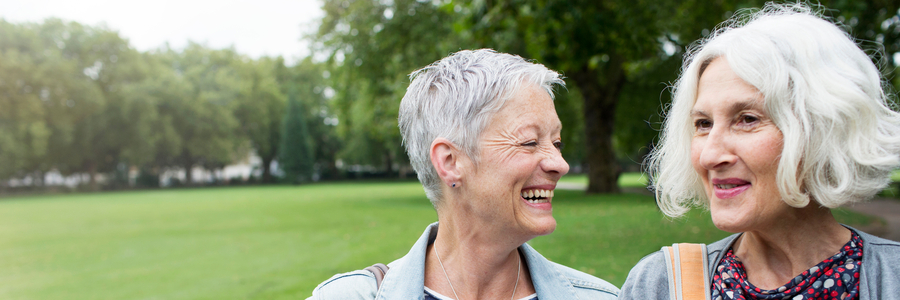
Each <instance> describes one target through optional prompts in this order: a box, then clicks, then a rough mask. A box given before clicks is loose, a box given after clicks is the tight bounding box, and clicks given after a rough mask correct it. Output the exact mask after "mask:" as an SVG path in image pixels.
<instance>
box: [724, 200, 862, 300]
mask: <svg viewBox="0 0 900 300" xmlns="http://www.w3.org/2000/svg"><path fill="white" fill-rule="evenodd" d="M849 240H850V230H849V229H847V228H845V227H843V226H841V225H840V224H839V223H838V222H837V221H836V220H835V219H834V216H832V215H831V210H830V209H828V208H824V207H820V206H818V204H817V203H815V202H811V203H810V205H808V206H807V207H804V208H797V209H795V210H793V211H792V215H790V216H785V217H784V218H781V219H780V220H778V222H776V223H773V224H771V226H767V227H766V228H761V229H759V230H755V231H748V232H745V233H744V234H743V235H741V237H740V238H739V239H738V240H737V241H735V243H734V246H732V249H733V250H734V254H735V255H736V256H737V257H738V258H740V260H741V262H742V263H743V264H744V268H745V270H746V272H747V279H748V280H749V281H750V283H752V284H753V285H755V286H757V287H759V288H763V289H775V288H778V287H780V286H783V285H784V284H785V283H788V282H790V280H791V279H793V278H794V277H796V276H797V275H799V274H800V273H802V272H803V271H805V270H808V269H809V268H811V267H813V266H815V265H817V264H818V263H820V262H822V261H823V260H825V259H827V258H829V257H831V256H833V255H834V254H836V253H838V252H840V250H841V247H843V245H844V244H846V243H847V242H848V241H849Z"/></svg>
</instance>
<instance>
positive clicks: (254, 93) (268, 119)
mask: <svg viewBox="0 0 900 300" xmlns="http://www.w3.org/2000/svg"><path fill="white" fill-rule="evenodd" d="M239 65H240V71H241V72H240V74H241V80H242V85H241V90H240V92H239V96H238V99H237V107H236V108H235V110H234V114H235V117H236V118H237V120H238V122H239V124H240V126H239V127H240V129H241V131H242V132H243V135H244V138H245V139H247V140H248V141H249V142H250V145H251V147H253V149H255V150H256V154H257V155H259V157H260V158H261V160H262V181H263V182H266V183H268V182H273V179H272V173H271V171H270V166H271V164H272V161H273V160H274V159H275V158H277V157H278V147H279V145H280V144H281V127H282V126H283V125H282V118H283V117H284V116H285V112H284V111H285V104H286V103H285V95H284V94H283V93H282V92H281V89H280V85H279V82H278V80H277V78H276V77H275V71H276V70H277V68H283V67H284V60H283V59H281V58H280V57H279V58H277V59H274V60H273V59H269V58H262V59H259V60H251V61H249V62H246V63H239Z"/></svg>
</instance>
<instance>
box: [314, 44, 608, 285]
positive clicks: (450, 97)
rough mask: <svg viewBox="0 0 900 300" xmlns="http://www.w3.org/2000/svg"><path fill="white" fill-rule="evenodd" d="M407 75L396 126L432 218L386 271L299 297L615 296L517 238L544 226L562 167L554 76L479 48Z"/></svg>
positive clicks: (356, 275)
mask: <svg viewBox="0 0 900 300" xmlns="http://www.w3.org/2000/svg"><path fill="white" fill-rule="evenodd" d="M411 77H412V78H413V79H412V83H411V84H410V86H409V88H408V89H407V92H406V95H405V96H404V97H403V100H402V102H401V103H400V114H399V115H400V119H399V123H400V132H401V134H402V136H403V140H404V143H405V145H406V149H407V153H408V154H409V157H410V162H411V163H412V166H413V168H414V169H415V170H416V172H417V173H418V176H419V181H421V183H422V185H423V186H424V187H425V193H426V195H427V197H428V199H430V200H431V203H432V204H433V205H434V207H435V209H436V210H437V216H438V222H437V223H434V224H431V225H429V226H428V228H426V229H425V232H424V233H423V234H422V236H421V237H420V238H419V240H418V241H417V242H416V243H415V244H414V245H413V247H412V249H411V250H410V251H409V253H408V254H407V255H406V256H404V257H402V258H400V259H398V260H396V261H394V262H392V263H390V264H389V265H388V267H389V268H381V269H370V270H372V271H371V272H370V271H368V270H360V271H355V272H350V273H344V274H338V275H335V276H334V277H332V278H331V279H329V280H327V281H325V282H323V283H322V284H320V285H319V286H318V287H316V289H315V290H314V291H313V296H312V297H311V298H310V299H426V300H428V299H473V300H474V299H541V300H545V299H615V297H616V294H617V293H618V289H617V288H616V287H614V286H612V285H611V284H609V283H607V282H605V281H603V280H601V279H598V278H596V277H594V276H591V275H588V274H585V273H582V272H579V271H576V270H574V269H571V268H568V267H565V266H562V265H559V264H556V263H553V262H550V261H549V260H547V259H546V258H544V257H543V256H541V255H540V254H539V253H538V252H537V251H535V250H534V249H533V248H531V247H530V246H528V244H526V243H525V242H527V241H529V240H531V239H532V238H534V237H536V236H540V235H546V234H549V233H551V232H553V230H554V229H555V228H556V220H555V219H554V218H553V214H552V207H553V202H554V199H553V196H554V192H553V191H554V189H555V187H556V183H557V181H558V180H559V179H560V177H561V176H562V175H564V174H566V173H567V172H568V170H569V165H568V164H566V161H565V160H563V158H562V156H561V154H560V148H561V147H562V142H561V141H560V131H561V130H562V125H561V123H560V120H559V117H557V115H556V110H555V108H554V106H553V87H554V86H555V85H562V84H563V81H562V80H561V79H560V75H559V74H558V73H557V72H554V71H551V70H549V69H547V68H546V67H544V66H543V65H540V64H536V63H531V62H528V61H526V60H524V59H522V58H521V57H518V56H515V55H510V54H504V53H497V52H495V51H492V50H486V49H483V50H475V51H468V50H466V51H460V52H457V53H454V54H452V55H450V56H448V57H446V58H444V59H441V60H439V61H437V62H435V63H434V64H432V65H430V66H427V67H425V68H423V69H421V70H418V71H415V72H413V73H412V75H411ZM384 269H387V272H386V273H384ZM382 274H383V278H382V277H381V276H382ZM379 279H381V281H379Z"/></svg>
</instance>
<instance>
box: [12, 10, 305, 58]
mask: <svg viewBox="0 0 900 300" xmlns="http://www.w3.org/2000/svg"><path fill="white" fill-rule="evenodd" d="M321 5H322V4H321V0H253V1H247V0H218V1H208V0H180V1H178V0H154V1H128V0H0V18H3V19H5V20H6V21H8V22H13V23H20V22H40V21H42V20H44V19H46V18H49V17H57V18H61V19H64V20H70V21H77V22H79V23H82V24H87V25H93V26H97V25H100V24H106V26H107V27H109V28H110V29H113V30H116V31H118V32H119V34H120V35H121V36H123V37H125V38H127V39H128V40H129V41H130V42H131V45H132V46H134V47H135V48H137V49H138V50H141V51H146V50H150V49H155V48H159V47H160V46H162V45H163V44H165V43H166V42H168V43H169V45H171V46H172V47H173V48H176V49H181V48H182V47H184V45H185V44H187V41H188V40H192V41H196V42H199V43H203V44H206V45H207V46H210V47H213V48H225V47H230V46H232V45H233V46H234V47H235V48H236V49H237V51H238V52H239V53H242V54H246V55H249V56H251V57H254V58H255V57H260V56H263V55H269V56H277V55H282V56H284V57H285V59H287V60H288V61H289V62H293V61H294V60H295V59H296V58H298V57H303V56H306V55H308V54H309V49H308V46H307V44H306V43H305V42H302V41H301V40H300V39H301V37H302V36H303V35H304V34H305V33H308V32H312V31H313V30H314V29H313V28H314V26H313V25H314V24H315V23H316V22H317V20H318V19H320V18H321V17H322V15H323V13H322V9H321Z"/></svg>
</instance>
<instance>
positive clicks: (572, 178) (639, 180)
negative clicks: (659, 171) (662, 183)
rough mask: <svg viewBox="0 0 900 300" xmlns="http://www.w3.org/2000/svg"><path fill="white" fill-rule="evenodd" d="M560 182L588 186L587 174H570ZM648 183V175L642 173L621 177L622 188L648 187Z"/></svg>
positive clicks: (623, 174)
mask: <svg viewBox="0 0 900 300" xmlns="http://www.w3.org/2000/svg"><path fill="white" fill-rule="evenodd" d="M559 181H560V182H568V183H577V184H581V185H584V186H587V184H588V177H587V174H569V175H566V176H563V177H562V178H561V179H560V180H559ZM647 181H648V177H647V175H644V174H642V173H622V175H620V176H619V186H620V187H644V186H646V185H647Z"/></svg>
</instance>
